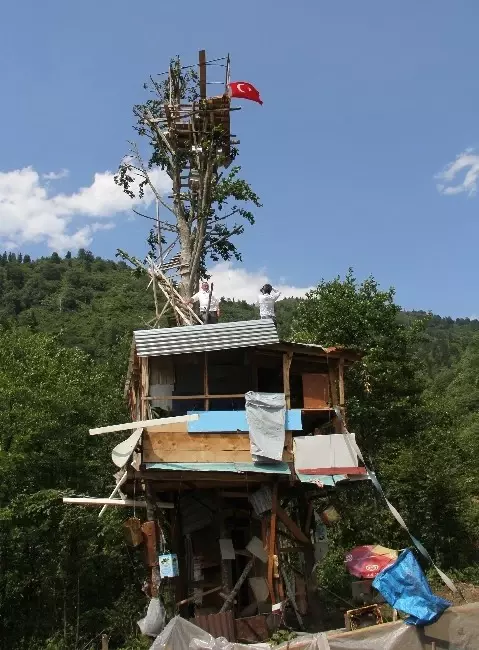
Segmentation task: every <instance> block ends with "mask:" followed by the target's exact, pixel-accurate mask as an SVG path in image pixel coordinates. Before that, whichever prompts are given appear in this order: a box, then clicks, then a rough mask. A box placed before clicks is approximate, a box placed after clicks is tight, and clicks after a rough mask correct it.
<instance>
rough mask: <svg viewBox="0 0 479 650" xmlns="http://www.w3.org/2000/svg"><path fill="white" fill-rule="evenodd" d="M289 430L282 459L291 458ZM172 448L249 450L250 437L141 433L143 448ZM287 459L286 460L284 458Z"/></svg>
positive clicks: (216, 434)
mask: <svg viewBox="0 0 479 650" xmlns="http://www.w3.org/2000/svg"><path fill="white" fill-rule="evenodd" d="M292 441H293V436H292V433H291V431H286V434H285V440H284V451H283V461H284V462H289V459H291V460H292ZM145 449H151V450H158V449H160V450H165V451H171V450H174V449H184V450H190V451H194V450H200V451H208V450H212V451H250V439H249V434H247V433H229V432H223V433H187V432H186V431H181V432H174V431H169V430H168V431H164V432H156V431H155V432H153V433H151V432H150V431H146V432H145V433H144V434H143V450H145ZM286 459H288V460H286Z"/></svg>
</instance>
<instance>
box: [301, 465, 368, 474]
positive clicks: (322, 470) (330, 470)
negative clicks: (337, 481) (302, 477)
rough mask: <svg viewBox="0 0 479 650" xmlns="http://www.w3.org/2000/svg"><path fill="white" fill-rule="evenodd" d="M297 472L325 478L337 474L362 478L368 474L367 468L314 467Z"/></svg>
mask: <svg viewBox="0 0 479 650" xmlns="http://www.w3.org/2000/svg"><path fill="white" fill-rule="evenodd" d="M296 471H297V472H298V473H299V474H314V475H317V474H322V475H323V476H334V475H335V474H349V475H350V476H362V475H365V474H367V471H366V468H365V467H312V468H311V469H296Z"/></svg>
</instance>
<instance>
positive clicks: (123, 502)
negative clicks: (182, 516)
mask: <svg viewBox="0 0 479 650" xmlns="http://www.w3.org/2000/svg"><path fill="white" fill-rule="evenodd" d="M63 503H70V504H74V505H77V506H125V507H132V506H135V508H146V503H145V502H144V501H135V500H133V499H96V498H94V497H63ZM170 505H171V507H173V504H168V506H167V507H168V508H169V507H170ZM160 507H161V506H160Z"/></svg>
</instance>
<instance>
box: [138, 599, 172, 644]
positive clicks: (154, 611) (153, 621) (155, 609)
mask: <svg viewBox="0 0 479 650" xmlns="http://www.w3.org/2000/svg"><path fill="white" fill-rule="evenodd" d="M165 617H166V612H165V608H164V607H163V603H162V602H161V600H160V599H159V598H152V599H151V600H150V602H149V603H148V610H147V612H146V616H145V618H142V619H140V620H139V621H138V627H139V628H140V631H141V633H142V634H144V635H145V636H152V637H157V636H158V635H159V634H160V632H161V630H162V629H163V628H164V627H165Z"/></svg>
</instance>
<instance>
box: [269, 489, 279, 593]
mask: <svg viewBox="0 0 479 650" xmlns="http://www.w3.org/2000/svg"><path fill="white" fill-rule="evenodd" d="M277 509H278V483H277V482H275V483H274V485H273V494H272V503H271V519H270V527H269V536H268V587H269V592H270V595H271V603H272V604H273V605H274V604H275V603H276V594H275V590H274V556H275V551H276V518H277Z"/></svg>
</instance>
